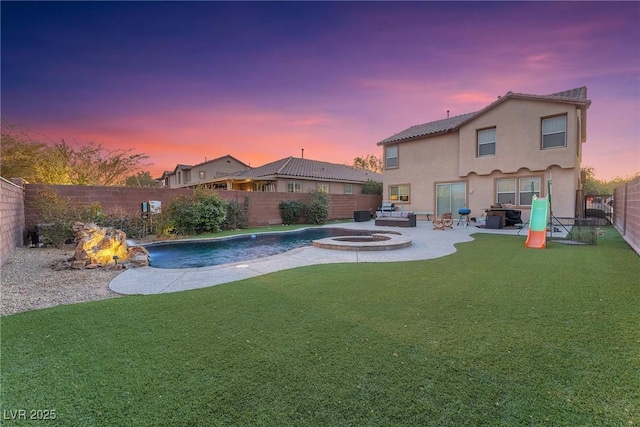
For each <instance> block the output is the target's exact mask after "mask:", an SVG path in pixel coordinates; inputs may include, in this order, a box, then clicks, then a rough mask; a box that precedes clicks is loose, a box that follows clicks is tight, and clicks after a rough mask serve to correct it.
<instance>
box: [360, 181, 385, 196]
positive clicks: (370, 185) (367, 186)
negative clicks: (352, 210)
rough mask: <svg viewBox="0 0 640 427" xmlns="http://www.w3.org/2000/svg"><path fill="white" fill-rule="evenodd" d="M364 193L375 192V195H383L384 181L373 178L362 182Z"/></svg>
mask: <svg viewBox="0 0 640 427" xmlns="http://www.w3.org/2000/svg"><path fill="white" fill-rule="evenodd" d="M362 194H373V195H374V196H382V183H381V182H378V181H373V180H370V179H369V180H367V182H365V183H364V184H362Z"/></svg>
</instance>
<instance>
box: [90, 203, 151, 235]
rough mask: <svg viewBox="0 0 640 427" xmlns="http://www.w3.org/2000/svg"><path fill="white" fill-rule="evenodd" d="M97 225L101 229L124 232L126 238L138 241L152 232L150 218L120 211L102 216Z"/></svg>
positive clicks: (116, 210) (115, 210)
mask: <svg viewBox="0 0 640 427" xmlns="http://www.w3.org/2000/svg"><path fill="white" fill-rule="evenodd" d="M98 225H101V226H103V227H113V228H116V229H118V230H122V231H124V233H125V234H126V235H127V237H130V238H132V239H138V238H141V237H145V236H146V235H148V234H149V233H151V232H153V231H152V229H151V228H152V219H151V217H143V216H142V215H135V214H130V213H129V212H125V211H123V210H121V209H114V210H113V211H110V212H107V213H106V214H104V216H103V218H102V219H101V220H100V222H99V223H98Z"/></svg>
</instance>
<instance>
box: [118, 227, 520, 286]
mask: <svg viewBox="0 0 640 427" xmlns="http://www.w3.org/2000/svg"><path fill="white" fill-rule="evenodd" d="M325 227H329V228H330V227H334V228H335V227H340V228H352V229H360V230H375V231H381V232H384V231H396V232H400V233H402V235H404V236H407V237H408V238H410V239H411V240H412V244H411V246H408V247H406V248H402V249H397V250H393V251H362V250H356V251H340V250H331V249H322V248H318V247H314V246H305V247H302V248H297V249H294V250H291V251H289V252H285V253H283V254H278V255H272V256H269V257H265V258H258V259H255V260H251V261H242V262H236V263H231V264H223V265H216V266H210V267H198V268H184V269H160V268H155V267H141V268H132V269H128V270H125V271H124V272H122V273H121V274H119V275H118V276H116V277H115V278H114V279H113V280H112V281H111V282H110V283H109V288H110V289H111V290H112V291H114V292H117V293H119V294H124V295H151V294H160V293H170V292H180V291H185V290H190V289H199V288H205V287H210V286H216V285H221V284H225V283H230V282H235V281H239V280H244V279H248V278H251V277H256V276H260V275H263V274H268V273H273V272H277V271H282V270H287V269H292V268H298V267H306V266H310V265H316V264H332V263H353V262H400V261H417V260H426V259H432V258H438V257H442V256H446V255H450V254H452V253H454V252H455V251H456V249H455V245H456V244H458V243H463V242H469V241H472V240H473V237H471V235H472V234H473V233H481V232H487V231H486V230H485V229H479V228H476V227H468V228H464V227H462V226H460V227H457V226H454V227H453V228H452V229H449V230H444V231H442V230H433V226H432V224H431V221H417V226H416V227H409V228H406V227H386V226H375V225H374V223H373V222H372V221H365V222H353V223H343V224H340V225H339V226H338V225H336V224H331V225H326V226H325ZM515 231H517V230H515ZM489 232H492V233H496V230H490V231H489ZM497 232H498V234H515V232H510V230H497ZM522 237H523V240H524V238H525V237H526V233H525V236H522Z"/></svg>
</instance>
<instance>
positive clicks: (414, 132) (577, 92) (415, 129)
mask: <svg viewBox="0 0 640 427" xmlns="http://www.w3.org/2000/svg"><path fill="white" fill-rule="evenodd" d="M508 99H532V100H542V101H553V102H567V103H571V104H577V105H581V106H584V107H585V108H589V106H590V105H591V101H590V100H589V99H587V88H586V86H582V87H579V88H575V89H569V90H565V91H562V92H557V93H552V94H550V95H531V94H526V93H515V92H511V91H509V92H507V94H506V95H505V96H501V97H499V98H498V100H496V101H494V102H492V103H491V104H489V105H488V106H486V107H485V108H483V109H482V110H480V111H476V112H473V113H467V114H462V115H460V116H455V117H450V118H446V119H443V120H436V121H435V122H429V123H424V124H421V125H415V126H411V127H410V128H408V129H405V130H403V131H402V132H398V133H396V134H395V135H392V136H390V137H389V138H386V139H383V140H382V141H380V142H378V145H384V144H388V143H392V142H399V141H404V140H409V139H415V138H420V137H425V136H429V135H436V134H441V133H448V132H452V131H455V130H457V129H459V128H460V126H462V125H463V124H465V123H467V122H469V121H471V120H473V119H474V118H476V117H478V116H480V115H482V114H484V113H486V112H487V111H489V110H491V109H492V108H494V107H495V106H497V105H499V104H501V103H503V102H505V101H507V100H508Z"/></svg>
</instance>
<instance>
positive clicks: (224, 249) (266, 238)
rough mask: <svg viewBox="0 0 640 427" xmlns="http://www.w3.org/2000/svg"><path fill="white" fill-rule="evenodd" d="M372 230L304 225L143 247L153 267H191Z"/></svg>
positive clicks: (365, 234) (268, 254)
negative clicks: (269, 231)
mask: <svg viewBox="0 0 640 427" xmlns="http://www.w3.org/2000/svg"><path fill="white" fill-rule="evenodd" d="M372 233H374V231H368V230H349V229H345V228H308V229H304V230H299V231H291V232H286V233H266V234H253V235H242V236H235V237H230V238H225V239H217V240H207V241H189V242H171V243H155V244H152V245H149V246H146V249H147V251H149V257H150V265H151V266H152V267H157V268H192V267H207V266H211V265H220V264H228V263H232V262H240V261H248V260H252V259H256V258H263V257H268V256H271V255H277V254H281V253H284V252H287V251H290V250H292V249H296V248H301V247H303V246H311V245H312V241H313V240H317V239H324V238H325V237H336V236H368V235H371V234H372Z"/></svg>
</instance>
